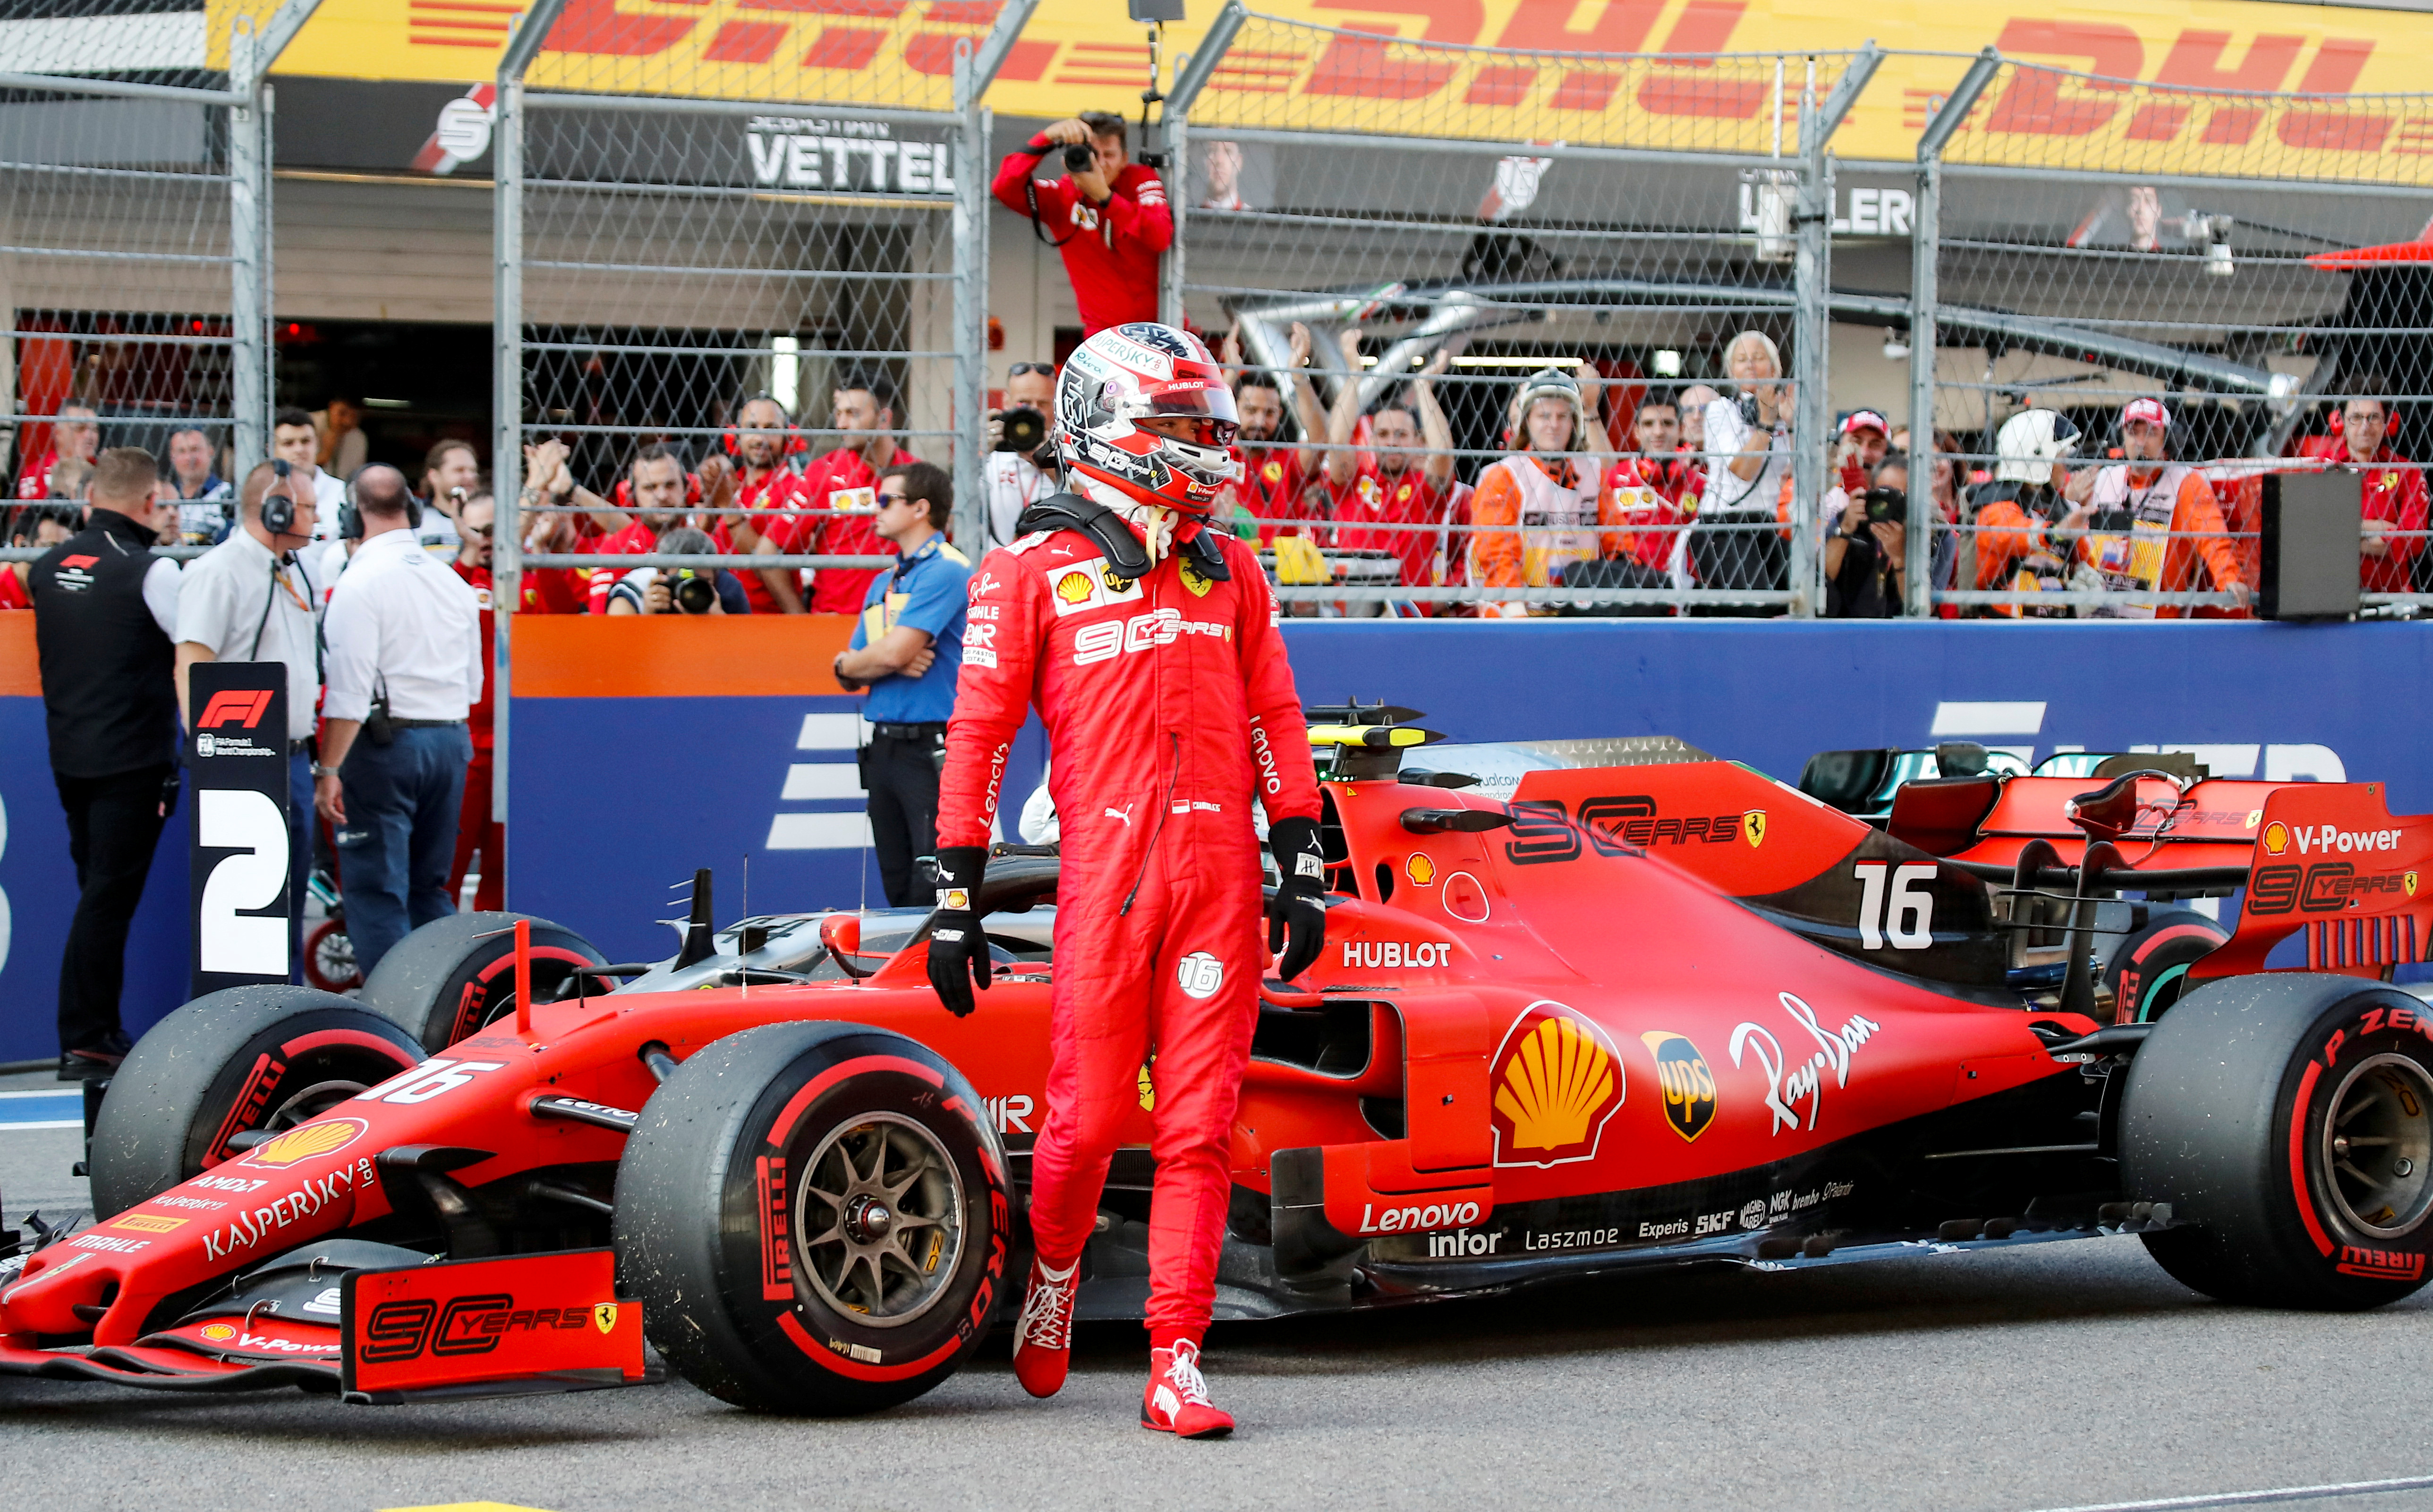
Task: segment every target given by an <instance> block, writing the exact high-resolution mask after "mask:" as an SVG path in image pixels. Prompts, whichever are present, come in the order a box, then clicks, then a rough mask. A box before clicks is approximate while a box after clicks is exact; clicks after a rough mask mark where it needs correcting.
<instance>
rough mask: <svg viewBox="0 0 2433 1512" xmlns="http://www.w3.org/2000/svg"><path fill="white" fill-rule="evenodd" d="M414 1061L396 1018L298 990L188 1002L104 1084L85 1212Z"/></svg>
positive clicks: (134, 1198) (163, 1187)
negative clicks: (90, 1203)
mask: <svg viewBox="0 0 2433 1512" xmlns="http://www.w3.org/2000/svg"><path fill="white" fill-rule="evenodd" d="M421 1060H422V1046H420V1045H417V1044H416V1043H415V1041H414V1039H413V1037H412V1036H411V1035H409V1034H407V1033H406V1032H405V1031H404V1030H402V1029H400V1028H398V1027H397V1026H396V1025H394V1024H392V1023H390V1022H389V1021H388V1020H386V1019H384V1018H383V1017H381V1016H380V1015H379V1014H377V1013H372V1012H366V1011H365V1010H363V1009H361V1008H359V1007H357V1006H356V1005H355V1004H353V1003H351V1002H349V1001H348V1000H347V999H346V998H343V997H338V996H335V995H333V994H329V993H324V992H318V991H315V989H313V988H310V987H285V986H281V987H230V988H228V989H226V990H225V991H222V992H216V993H213V994H209V995H208V996H204V997H198V998H196V999H195V1000H194V1001H193V1002H191V1003H188V1004H187V1005H186V1006H185V1007H183V1008H180V1009H179V1010H178V1011H176V1012H174V1013H172V1014H170V1015H169V1016H168V1017H167V1018H164V1019H162V1021H161V1022H160V1023H158V1024H155V1025H154V1026H152V1028H150V1029H149V1030H147V1031H145V1035H144V1038H143V1039H142V1040H140V1041H138V1042H137V1043H136V1045H135V1048H134V1050H133V1051H132V1052H131V1053H129V1054H128V1057H127V1062H126V1064H124V1065H122V1066H120V1067H119V1068H118V1075H117V1076H116V1077H115V1078H113V1079H111V1083H110V1092H109V1095H108V1096H105V1097H104V1098H103V1099H102V1103H101V1114H100V1117H99V1118H98V1119H97V1120H95V1122H94V1130H93V1154H92V1170H93V1210H94V1213H95V1214H96V1215H101V1216H104V1217H107V1216H109V1215H111V1214H114V1213H120V1212H124V1211H125V1210H127V1209H128V1208H131V1207H133V1206H134V1205H135V1204H136V1203H138V1202H141V1201H143V1200H145V1198H150V1197H155V1196H157V1195H159V1194H160V1193H162V1192H165V1191H167V1190H168V1189H169V1188H171V1187H173V1186H176V1185H177V1184H178V1183H179V1182H180V1181H190V1180H192V1179H193V1178H195V1177H197V1176H200V1175H201V1174H203V1172H205V1171H207V1170H209V1169H211V1168H212V1167H213V1166H214V1165H217V1164H220V1163H221V1162H223V1161H226V1160H230V1159H231V1158H233V1157H234V1156H235V1154H236V1153H237V1152H235V1151H231V1150H230V1147H229V1140H230V1137H231V1136H233V1135H236V1134H241V1133H245V1132H247V1131H249V1130H270V1131H271V1132H274V1133H275V1132H277V1131H278V1130H283V1129H287V1128H291V1127H293V1126H294V1125H297V1124H300V1123H302V1122H304V1121H305V1120H306V1119H308V1118H315V1117H318V1116H319V1115H321V1114H322V1113H327V1112H328V1111H329V1110H331V1109H332V1108H334V1107H336V1106H337V1105H338V1104H339V1103H342V1102H344V1101H346V1100H347V1099H348V1098H349V1097H351V1096H355V1094H357V1093H359V1092H362V1091H364V1090H365V1089H366V1088H368V1087H372V1086H376V1085H378V1084H379V1083H381V1082H383V1081H385V1080H387V1079H389V1078H391V1077H393V1076H396V1075H397V1074H398V1073H399V1072H400V1071H404V1070H407V1069H409V1068H410V1067H412V1066H414V1065H417V1064H418V1063H419V1062H421Z"/></svg>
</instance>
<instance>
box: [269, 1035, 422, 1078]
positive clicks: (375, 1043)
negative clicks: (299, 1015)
mask: <svg viewBox="0 0 2433 1512" xmlns="http://www.w3.org/2000/svg"><path fill="white" fill-rule="evenodd" d="M331 1045H352V1046H354V1047H355V1048H356V1049H359V1050H377V1051H379V1052H380V1053H381V1054H383V1055H385V1056H387V1057H389V1058H390V1059H392V1060H394V1061H396V1062H397V1068H398V1069H399V1070H400V1071H402V1070H404V1069H406V1068H407V1067H408V1066H411V1065H415V1064H417V1063H418V1059H417V1056H410V1055H408V1054H407V1053H406V1052H405V1051H403V1050H400V1049H399V1048H398V1047H397V1046H396V1045H391V1044H390V1043H389V1042H388V1041H386V1040H383V1039H382V1038H381V1037H380V1036H379V1035H377V1034H366V1033H365V1032H364V1031H363V1030H361V1029H315V1030H314V1031H313V1032H312V1033H310V1034H299V1035H298V1036H297V1037H296V1038H294V1039H292V1040H289V1041H287V1042H286V1043H285V1044H283V1045H281V1046H280V1047H279V1053H280V1054H281V1055H282V1056H284V1057H286V1058H287V1059H288V1060H289V1061H294V1060H295V1059H296V1058H297V1057H298V1056H299V1055H303V1054H306V1053H307V1052H309V1051H313V1050H321V1049H327V1048H328V1047H329V1046H331Z"/></svg>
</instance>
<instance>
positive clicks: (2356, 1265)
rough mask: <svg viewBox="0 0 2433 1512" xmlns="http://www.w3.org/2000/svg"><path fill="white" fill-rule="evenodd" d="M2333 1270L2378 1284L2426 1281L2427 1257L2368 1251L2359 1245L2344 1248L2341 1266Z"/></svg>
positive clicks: (2394, 1251)
mask: <svg viewBox="0 0 2433 1512" xmlns="http://www.w3.org/2000/svg"><path fill="white" fill-rule="evenodd" d="M2332 1268H2333V1269H2334V1270H2337V1271H2339V1273H2340V1274H2341V1275H2343V1276H2366V1277H2370V1278H2372V1279H2373V1280H2375V1281H2422V1280H2424V1256H2423V1255H2411V1254H2409V1253H2407V1251H2405V1250H2401V1249H2359V1248H2358V1247H2357V1246H2356V1245H2342V1246H2341V1247H2340V1263H2339V1265H2337V1266H2333V1267H2332Z"/></svg>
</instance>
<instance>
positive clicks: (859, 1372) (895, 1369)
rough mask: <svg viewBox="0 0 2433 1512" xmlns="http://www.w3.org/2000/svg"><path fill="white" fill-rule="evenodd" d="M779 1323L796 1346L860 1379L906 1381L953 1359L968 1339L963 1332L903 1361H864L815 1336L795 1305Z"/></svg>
mask: <svg viewBox="0 0 2433 1512" xmlns="http://www.w3.org/2000/svg"><path fill="white" fill-rule="evenodd" d="M777 1326H778V1327H779V1328H781V1329H783V1330H785V1331H786V1336H787V1337H788V1338H790V1339H792V1340H793V1341H794V1347H795V1348H796V1349H798V1350H800V1351H803V1353H804V1354H806V1355H808V1357H810V1358H811V1359H813V1360H816V1361H818V1362H819V1363H820V1365H821V1366H822V1367H823V1368H826V1369H830V1370H834V1371H835V1372H836V1373H837V1374H839V1375H842V1376H850V1377H852V1378H853V1379H854V1380H856V1381H902V1380H906V1379H908V1378H910V1377H912V1376H916V1375H919V1374H921V1373H922V1372H923V1371H925V1370H934V1369H936V1368H938V1367H939V1366H942V1365H944V1364H945V1363H946V1361H947V1360H949V1359H951V1358H952V1357H953V1356H954V1354H955V1351H958V1350H960V1349H961V1348H962V1347H963V1343H964V1340H963V1337H962V1335H961V1334H956V1335H955V1336H954V1337H953V1338H950V1339H948V1340H947V1341H946V1342H945V1343H944V1344H941V1345H939V1346H938V1347H937V1348H936V1349H934V1350H932V1351H929V1352H928V1353H927V1354H925V1355H923V1356H921V1358H919V1359H917V1360H910V1361H907V1362H905V1363H904V1364H902V1365H864V1364H862V1363H861V1362H860V1361H859V1360H856V1359H851V1358H848V1357H847V1356H845V1355H842V1354H839V1353H838V1352H837V1351H834V1350H831V1349H829V1348H828V1347H827V1346H826V1345H825V1344H822V1343H821V1342H820V1341H819V1340H817V1339H815V1338H813V1337H811V1335H810V1331H809V1330H808V1329H806V1328H804V1327H803V1325H802V1323H801V1322H800V1321H799V1320H798V1319H796V1318H795V1317H794V1310H793V1309H792V1308H791V1307H789V1308H787V1309H786V1310H785V1311H784V1312H782V1313H779V1314H778V1315H777Z"/></svg>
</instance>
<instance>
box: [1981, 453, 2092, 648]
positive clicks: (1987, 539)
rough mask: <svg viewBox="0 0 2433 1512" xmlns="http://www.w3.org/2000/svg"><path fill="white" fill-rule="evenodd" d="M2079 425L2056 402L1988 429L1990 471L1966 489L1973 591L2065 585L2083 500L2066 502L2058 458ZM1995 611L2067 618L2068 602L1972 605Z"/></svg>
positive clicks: (2084, 510)
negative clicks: (1971, 516)
mask: <svg viewBox="0 0 2433 1512" xmlns="http://www.w3.org/2000/svg"><path fill="white" fill-rule="evenodd" d="M2081 439H2082V438H2081V436H2080V434H2079V430H2078V426H2077V425H2076V424H2075V423H2073V422H2072V421H2071V420H2070V418H2069V416H2066V415H2064V414H2062V413H2061V412H2060V411H2058V410H2021V411H2020V412H2019V413H2018V414H2016V415H2014V416H2011V417H2010V418H2009V419H2007V420H2004V421H2003V422H2002V429H2001V430H2000V431H1999V432H1997V433H1995V436H1994V457H1995V461H1994V479H1993V481H1992V482H1991V483H1985V484H1979V485H1978V486H1977V487H1976V488H1974V489H1972V490H1971V491H1970V493H1969V501H1968V502H1969V507H1970V508H1971V509H1972V510H1973V511H1975V514H1976V521H1975V523H1976V528H1975V529H1974V530H1973V531H1971V532H1970V534H1969V540H1970V542H1971V544H1972V547H1973V551H1974V557H1975V565H1974V566H1973V568H1971V569H1967V574H1966V575H1967V580H1968V582H1969V584H1970V586H1973V587H1975V588H1976V589H1978V590H1979V591H1980V592H2011V593H2059V592H2062V591H2064V590H2065V589H2067V587H2068V586H2069V577H2070V569H2069V564H2070V562H2071V560H2072V558H2073V557H2075V555H2076V554H2077V546H2078V541H2079V537H2080V536H2081V535H2084V532H2085V530H2086V520H2087V517H2088V516H2089V515H2091V514H2092V513H2093V512H2094V511H2093V508H2092V506H2089V505H2084V504H2082V505H2077V506H2073V505H2072V504H2071V503H2070V501H2069V500H2068V499H2067V497H2066V496H2065V494H2064V489H2065V488H2066V487H2067V484H2068V482H2069V472H2068V469H2067V468H2066V467H2063V466H2062V461H2063V459H2064V458H2066V457H2067V456H2069V455H2070V454H2071V453H2073V452H2074V451H2076V450H2078V446H2079V442H2080V440H2081ZM1972 612H1974V613H1978V614H1984V615H1991V616H1995V617H1998V618H2002V619H2011V620H2016V619H2021V618H2036V619H2067V618H2068V617H2069V610H2068V609H2067V608H2066V607H2061V606H2055V607H2053V608H2050V609H2044V608H2038V607H2036V606H2034V605H2022V604H2016V603H1995V604H1985V605H1982V607H1980V608H1979V609H1977V610H1975V611H1972Z"/></svg>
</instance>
